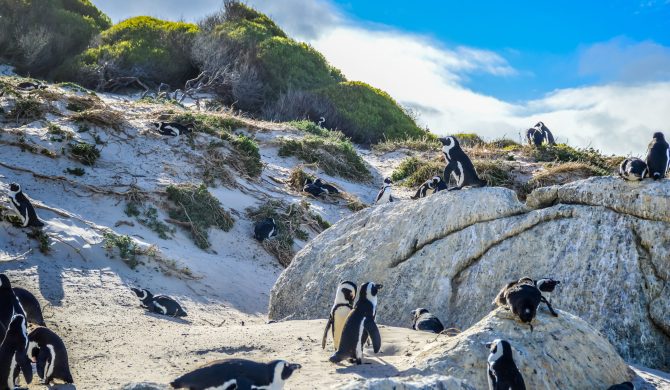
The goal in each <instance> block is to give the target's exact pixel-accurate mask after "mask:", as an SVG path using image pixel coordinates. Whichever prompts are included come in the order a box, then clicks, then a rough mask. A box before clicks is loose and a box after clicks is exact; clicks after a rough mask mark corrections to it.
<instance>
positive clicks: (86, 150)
mask: <svg viewBox="0 0 670 390" xmlns="http://www.w3.org/2000/svg"><path fill="white" fill-rule="evenodd" d="M70 156H72V158H74V159H75V160H77V161H79V162H81V163H82V164H84V165H93V164H95V161H96V160H97V159H98V158H100V150H99V149H98V148H96V147H95V145H91V144H87V143H86V142H76V143H71V144H70Z"/></svg>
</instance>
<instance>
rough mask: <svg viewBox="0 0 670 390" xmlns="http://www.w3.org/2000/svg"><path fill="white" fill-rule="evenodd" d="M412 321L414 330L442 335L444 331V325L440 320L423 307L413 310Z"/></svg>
mask: <svg viewBox="0 0 670 390" xmlns="http://www.w3.org/2000/svg"><path fill="white" fill-rule="evenodd" d="M412 321H413V323H412V329H414V330H422V331H424V332H433V333H442V331H443V330H444V325H442V322H441V321H440V319H439V318H437V317H436V316H435V315H434V314H431V313H430V312H429V311H428V309H424V308H423V307H420V308H418V309H415V310H412Z"/></svg>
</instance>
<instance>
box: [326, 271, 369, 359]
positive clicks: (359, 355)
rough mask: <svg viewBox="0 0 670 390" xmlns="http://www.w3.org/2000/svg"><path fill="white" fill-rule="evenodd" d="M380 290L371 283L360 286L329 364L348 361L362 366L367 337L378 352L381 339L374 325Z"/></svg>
mask: <svg viewBox="0 0 670 390" xmlns="http://www.w3.org/2000/svg"><path fill="white" fill-rule="evenodd" d="M381 288H382V285H381V284H379V285H377V284H374V283H372V282H368V283H365V284H364V285H362V286H361V288H360V290H359V292H358V300H357V301H356V304H355V305H354V310H352V311H351V313H349V316H348V317H347V320H346V321H345V322H344V328H343V329H342V336H341V337H340V346H339V348H338V349H337V352H335V354H334V355H333V356H331V357H330V359H329V360H330V361H331V362H333V363H339V362H341V361H342V360H345V359H350V361H353V362H355V363H356V364H359V365H360V364H362V363H363V346H364V345H365V342H366V341H367V340H368V336H369V337H370V339H372V347H373V350H374V352H375V353H378V352H379V350H380V349H381V346H382V338H381V336H380V335H379V329H378V328H377V324H376V323H375V316H376V314H377V292H378V291H379V289H381Z"/></svg>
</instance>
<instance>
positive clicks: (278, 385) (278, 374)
mask: <svg viewBox="0 0 670 390" xmlns="http://www.w3.org/2000/svg"><path fill="white" fill-rule="evenodd" d="M300 368H302V367H301V366H300V364H291V363H288V362H286V361H284V360H274V361H272V362H270V363H257V362H254V361H251V360H245V359H225V360H217V361H215V362H212V363H209V364H206V365H204V366H202V367H200V368H198V369H196V370H194V371H191V372H189V373H188V374H185V375H183V376H181V377H179V378H177V379H175V380H174V381H172V383H170V386H172V388H173V389H189V390H205V389H223V390H232V389H238V390H242V389H249V390H251V389H268V390H275V389H276V390H281V389H283V388H284V384H285V383H286V380H287V379H288V378H290V377H291V375H292V374H293V372H295V371H296V370H299V369H300Z"/></svg>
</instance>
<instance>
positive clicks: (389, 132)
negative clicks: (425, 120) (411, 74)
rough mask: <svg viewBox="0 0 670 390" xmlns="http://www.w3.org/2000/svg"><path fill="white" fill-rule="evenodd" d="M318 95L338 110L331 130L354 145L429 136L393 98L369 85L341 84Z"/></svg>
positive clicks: (324, 89)
mask: <svg viewBox="0 0 670 390" xmlns="http://www.w3.org/2000/svg"><path fill="white" fill-rule="evenodd" d="M317 92H318V94H320V95H322V96H324V97H326V98H327V99H328V100H329V101H330V102H331V104H332V105H333V106H334V108H335V114H336V118H327V120H328V121H329V123H330V126H331V127H337V128H338V129H340V130H341V131H342V132H343V133H344V134H346V135H347V136H348V137H351V139H352V140H353V141H355V142H358V143H366V144H369V143H377V142H380V141H383V140H396V139H407V138H423V137H426V136H428V132H427V131H425V130H422V129H420V128H419V127H418V126H417V125H416V123H414V121H413V120H412V118H410V117H409V116H408V115H407V114H406V113H405V111H404V110H403V109H402V108H401V107H400V106H399V105H398V104H397V103H396V102H395V100H393V98H391V97H390V96H389V95H388V94H387V93H386V92H384V91H382V90H379V89H377V88H374V87H371V86H369V85H368V84H365V83H361V82H341V83H338V84H334V85H331V86H328V87H325V88H322V89H319V90H318V91H317ZM333 124H335V126H332V125H333Z"/></svg>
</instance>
